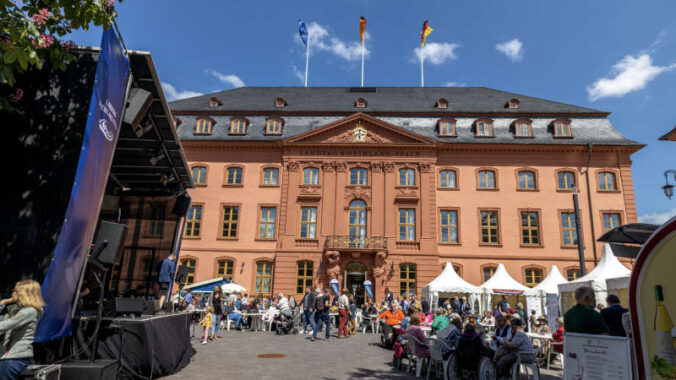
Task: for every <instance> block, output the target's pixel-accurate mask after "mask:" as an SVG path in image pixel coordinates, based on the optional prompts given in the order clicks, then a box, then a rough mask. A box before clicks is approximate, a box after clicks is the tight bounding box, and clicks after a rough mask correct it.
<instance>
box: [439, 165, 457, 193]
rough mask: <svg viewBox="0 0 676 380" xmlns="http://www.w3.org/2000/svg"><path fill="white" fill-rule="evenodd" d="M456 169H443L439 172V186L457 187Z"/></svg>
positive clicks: (446, 187)
mask: <svg viewBox="0 0 676 380" xmlns="http://www.w3.org/2000/svg"><path fill="white" fill-rule="evenodd" d="M456 186H457V185H456V183H455V170H442V171H440V172H439V187H441V188H442V189H455V188H456Z"/></svg>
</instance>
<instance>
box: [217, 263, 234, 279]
mask: <svg viewBox="0 0 676 380" xmlns="http://www.w3.org/2000/svg"><path fill="white" fill-rule="evenodd" d="M216 264H217V268H218V269H217V272H216V274H217V275H218V277H225V278H227V279H228V280H230V281H232V272H233V269H234V266H235V263H234V262H233V261H232V260H228V259H222V260H218V261H217V262H216Z"/></svg>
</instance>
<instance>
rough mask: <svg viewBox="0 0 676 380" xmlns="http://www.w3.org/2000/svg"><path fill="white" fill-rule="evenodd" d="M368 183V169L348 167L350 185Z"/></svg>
mask: <svg viewBox="0 0 676 380" xmlns="http://www.w3.org/2000/svg"><path fill="white" fill-rule="evenodd" d="M367 184H368V170H366V169H364V168H352V169H350V185H352V186H365V185H367Z"/></svg>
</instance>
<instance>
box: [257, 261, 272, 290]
mask: <svg viewBox="0 0 676 380" xmlns="http://www.w3.org/2000/svg"><path fill="white" fill-rule="evenodd" d="M254 281H255V290H256V294H270V293H271V292H272V262H271V261H259V262H257V263H256V277H255V279H254Z"/></svg>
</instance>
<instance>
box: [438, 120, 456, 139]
mask: <svg viewBox="0 0 676 380" xmlns="http://www.w3.org/2000/svg"><path fill="white" fill-rule="evenodd" d="M437 133H438V135H439V136H456V134H455V119H441V120H439V121H438V122H437Z"/></svg>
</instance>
